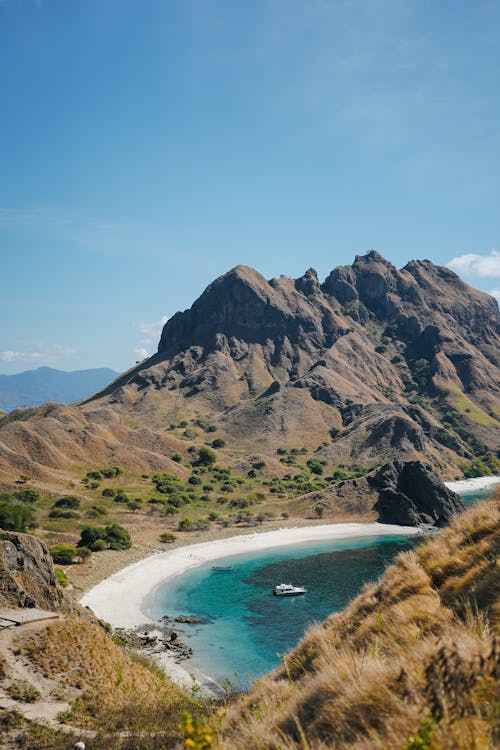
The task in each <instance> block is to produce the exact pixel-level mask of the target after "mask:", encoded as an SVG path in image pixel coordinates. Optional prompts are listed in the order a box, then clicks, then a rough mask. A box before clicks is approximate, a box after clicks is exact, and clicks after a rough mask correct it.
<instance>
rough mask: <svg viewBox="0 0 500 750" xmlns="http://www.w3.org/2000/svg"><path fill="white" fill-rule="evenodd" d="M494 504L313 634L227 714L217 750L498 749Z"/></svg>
mask: <svg viewBox="0 0 500 750" xmlns="http://www.w3.org/2000/svg"><path fill="white" fill-rule="evenodd" d="M499 501H500V495H498V494H497V496H496V498H494V499H493V500H489V501H485V502H483V503H481V504H480V505H478V506H477V507H476V508H474V509H472V510H470V511H469V512H467V513H466V514H465V515H464V516H462V517H461V518H459V519H457V520H456V521H455V522H454V523H453V524H452V526H451V527H450V528H449V529H447V530H446V531H444V532H443V533H442V534H441V535H440V536H439V537H437V538H435V539H433V540H431V541H429V542H427V543H426V544H424V545H423V546H421V547H420V548H418V549H417V551H416V552H412V553H404V554H402V555H400V556H399V557H398V558H397V559H396V561H395V563H394V564H393V565H392V566H390V567H389V568H388V570H387V571H386V573H385V574H384V575H383V577H382V578H381V579H380V581H379V582H378V583H375V584H369V585H367V586H365V588H364V589H363V591H362V592H361V594H360V595H359V596H358V597H357V598H356V599H355V600H354V601H353V602H352V603H351V604H350V605H349V606H348V607H347V609H346V610H344V612H342V613H340V614H337V615H334V616H331V617H330V618H329V619H328V620H326V621H325V622H324V623H323V624H321V625H316V626H314V627H313V628H311V629H310V630H309V632H308V633H307V634H306V636H305V638H304V640H303V641H302V643H301V644H300V645H299V646H298V647H297V648H296V649H295V650H294V651H293V652H291V653H290V654H289V655H288V656H287V657H286V658H285V660H284V664H283V666H282V667H281V668H280V669H278V670H276V671H275V672H274V673H273V674H272V675H270V676H268V677H266V678H264V679H263V680H261V681H260V682H258V683H257V684H256V685H255V687H254V689H253V690H252V691H251V692H250V693H249V695H246V696H243V697H240V698H239V699H238V700H237V701H236V702H235V703H234V704H233V705H231V706H230V707H229V708H227V709H226V710H225V713H224V715H223V717H222V725H221V737H222V740H221V743H222V746H223V747H224V748H231V750H233V749H234V750H248V748H255V749H258V750H285V749H286V750H291V749H292V748H297V749H298V748H301V750H323V749H325V750H326V748H332V747H334V748H335V749H336V750H342V749H344V748H354V747H355V748H361V749H366V750H368V748H370V749H371V748H373V749H375V748H384V749H386V750H388V749H391V750H392V748H394V750H396V748H397V749H398V750H399V749H400V748H409V749H411V750H413V749H414V748H415V749H416V748H429V749H433V750H438V749H439V750H452V748H453V749H454V750H455V749H456V748H458V749H459V750H461V749H463V750H466V749H467V750H470V749H471V748H476V749H477V750H480V749H481V750H482V749H484V750H486V748H493V747H495V745H496V743H498V742H499V741H500V726H499V713H500V711H499V707H500V694H499V689H498V677H499V658H498V657H499V648H500V647H499V641H498V640H497V636H496V635H495V628H496V627H497V626H498V602H499V591H498V563H497V557H498V540H499V517H500V513H499ZM412 738H413V739H412Z"/></svg>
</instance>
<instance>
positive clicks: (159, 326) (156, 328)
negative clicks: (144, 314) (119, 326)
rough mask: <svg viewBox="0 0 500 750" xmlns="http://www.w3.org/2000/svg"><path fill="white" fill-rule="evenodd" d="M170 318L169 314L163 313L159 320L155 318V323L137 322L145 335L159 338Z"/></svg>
mask: <svg viewBox="0 0 500 750" xmlns="http://www.w3.org/2000/svg"><path fill="white" fill-rule="evenodd" d="M167 320H168V315H162V316H161V318H160V319H159V320H155V321H154V322H153V323H137V326H136V327H137V328H138V329H139V331H140V332H141V333H143V334H144V335H145V336H148V337H151V338H153V339H157V338H158V337H159V336H160V334H161V332H162V330H163V326H164V325H165V323H166V322H167Z"/></svg>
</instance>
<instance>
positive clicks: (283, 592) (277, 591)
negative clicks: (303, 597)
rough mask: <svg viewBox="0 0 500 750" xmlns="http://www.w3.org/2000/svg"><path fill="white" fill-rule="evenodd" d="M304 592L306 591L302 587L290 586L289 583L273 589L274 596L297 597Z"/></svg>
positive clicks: (280, 584)
mask: <svg viewBox="0 0 500 750" xmlns="http://www.w3.org/2000/svg"><path fill="white" fill-rule="evenodd" d="M306 592H307V589H303V588H302V586H292V584H291V583H279V584H278V585H277V586H275V587H274V588H273V594H274V596H297V595H298V594H305V593H306Z"/></svg>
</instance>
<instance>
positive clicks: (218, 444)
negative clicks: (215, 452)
mask: <svg viewBox="0 0 500 750" xmlns="http://www.w3.org/2000/svg"><path fill="white" fill-rule="evenodd" d="M225 446H226V441H225V440H223V439H222V438H215V440H212V448H225Z"/></svg>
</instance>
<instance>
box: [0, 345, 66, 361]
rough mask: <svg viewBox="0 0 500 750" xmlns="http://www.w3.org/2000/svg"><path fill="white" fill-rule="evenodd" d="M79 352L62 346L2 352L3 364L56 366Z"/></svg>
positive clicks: (0, 354)
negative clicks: (23, 363)
mask: <svg viewBox="0 0 500 750" xmlns="http://www.w3.org/2000/svg"><path fill="white" fill-rule="evenodd" d="M76 353H77V350H76V349H72V348H69V347H65V346H61V345H60V344H43V343H41V344H36V345H35V346H32V347H29V348H28V349H25V350H24V351H15V350H13V349H4V350H3V351H0V361H2V362H26V363H36V364H47V365H54V364H57V362H59V360H61V359H62V358H63V357H67V356H71V355H73V354H76Z"/></svg>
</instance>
